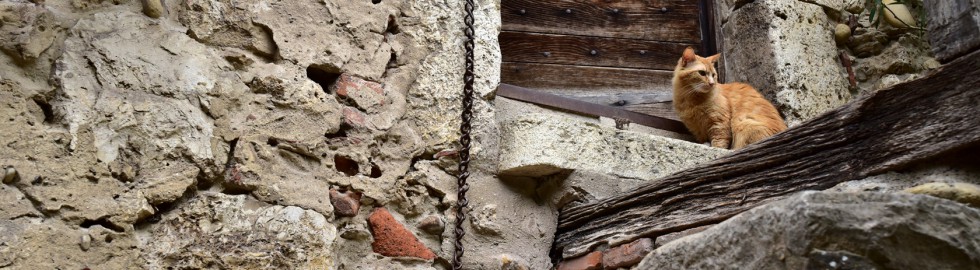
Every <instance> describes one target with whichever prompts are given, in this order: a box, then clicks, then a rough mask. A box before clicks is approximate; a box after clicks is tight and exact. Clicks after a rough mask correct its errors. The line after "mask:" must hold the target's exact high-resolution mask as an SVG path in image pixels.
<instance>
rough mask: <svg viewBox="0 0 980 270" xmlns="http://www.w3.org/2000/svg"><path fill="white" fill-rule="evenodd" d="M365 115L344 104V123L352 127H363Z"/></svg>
mask: <svg viewBox="0 0 980 270" xmlns="http://www.w3.org/2000/svg"><path fill="white" fill-rule="evenodd" d="M365 118H366V116H365V115H364V113H363V112H361V111H359V110H357V109H356V108H354V107H349V106H344V123H345V124H347V125H350V126H352V127H365V126H364V123H365V122H364V120H365Z"/></svg>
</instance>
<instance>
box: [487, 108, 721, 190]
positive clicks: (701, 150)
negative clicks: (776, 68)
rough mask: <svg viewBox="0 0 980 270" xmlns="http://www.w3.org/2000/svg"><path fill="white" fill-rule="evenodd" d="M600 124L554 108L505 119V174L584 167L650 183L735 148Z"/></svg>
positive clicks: (543, 173)
mask: <svg viewBox="0 0 980 270" xmlns="http://www.w3.org/2000/svg"><path fill="white" fill-rule="evenodd" d="M596 122H597V121H589V120H588V119H583V118H582V117H568V116H564V115H560V114H556V113H548V112H528V113H521V114H518V115H515V116H513V117H510V118H509V119H505V120H503V121H501V139H500V145H501V148H500V151H501V152H500V159H499V163H498V170H499V173H500V174H501V175H514V176H529V177H540V176H547V175H552V174H556V173H559V172H562V171H567V170H574V171H580V170H581V171H588V172H591V173H595V174H599V175H607V176H612V177H616V178H628V179H636V180H646V181H649V180H654V179H657V178H660V177H664V176H667V175H668V174H670V173H673V172H676V171H679V170H682V169H686V168H690V167H692V166H694V165H696V164H699V163H703V162H705V161H709V160H712V159H715V158H718V157H720V156H722V155H725V154H727V153H729V152H730V151H729V150H725V149H719V148H712V147H710V146H706V145H702V144H697V143H692V142H688V141H683V140H678V139H674V138H669V137H665V136H659V135H654V134H647V133H642V132H636V131H629V130H620V129H616V128H615V127H608V126H602V125H600V124H598V123H596Z"/></svg>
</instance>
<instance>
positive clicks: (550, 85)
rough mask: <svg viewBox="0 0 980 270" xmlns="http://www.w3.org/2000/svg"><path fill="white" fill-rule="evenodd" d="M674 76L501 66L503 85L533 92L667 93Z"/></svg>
mask: <svg viewBox="0 0 980 270" xmlns="http://www.w3.org/2000/svg"><path fill="white" fill-rule="evenodd" d="M673 76H674V74H673V71H665V70H650V69H631V68H610V67H589V66H570V65H555V64H538V63H515V62H503V63H501V65H500V79H501V82H502V83H507V84H513V85H517V86H521V87H527V88H532V89H563V90H567V91H606V90H617V89H618V90H634V91H646V90H647V89H649V90H654V91H664V89H670V87H671V78H673Z"/></svg>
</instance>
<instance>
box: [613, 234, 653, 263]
mask: <svg viewBox="0 0 980 270" xmlns="http://www.w3.org/2000/svg"><path fill="white" fill-rule="evenodd" d="M653 248H654V246H653V240H651V239H650V238H642V239H639V240H636V241H633V242H630V243H627V244H623V245H620V246H618V247H614V248H611V249H609V250H606V252H605V253H603V254H602V265H603V267H605V269H618V268H629V267H630V266H633V265H636V264H638V263H640V261H642V260H643V257H646V256H647V254H649V253H650V252H651V251H653Z"/></svg>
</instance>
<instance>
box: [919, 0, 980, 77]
mask: <svg viewBox="0 0 980 270" xmlns="http://www.w3.org/2000/svg"><path fill="white" fill-rule="evenodd" d="M924 4H925V9H926V13H927V14H928V16H929V24H928V26H927V27H928V28H929V31H927V33H928V35H929V43H930V44H932V45H931V46H932V53H933V54H935V55H936V59H938V60H939V61H940V62H943V63H945V62H949V61H952V60H953V59H955V58H956V57H958V56H960V55H964V54H966V53H968V52H971V51H973V50H975V49H977V48H980V6H978V5H980V1H976V0H946V1H925V2H924Z"/></svg>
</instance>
